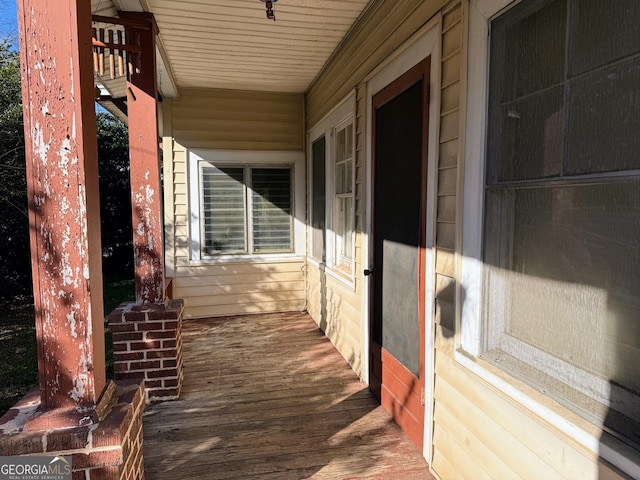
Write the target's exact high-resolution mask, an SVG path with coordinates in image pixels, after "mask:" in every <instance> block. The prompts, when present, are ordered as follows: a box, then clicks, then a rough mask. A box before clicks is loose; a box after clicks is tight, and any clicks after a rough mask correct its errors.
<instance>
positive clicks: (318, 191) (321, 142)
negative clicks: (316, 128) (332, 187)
mask: <svg viewBox="0 0 640 480" xmlns="http://www.w3.org/2000/svg"><path fill="white" fill-rule="evenodd" d="M325 148H326V141H325V137H324V136H323V137H321V138H319V139H318V140H316V141H315V142H313V145H312V146H311V156H312V158H311V163H312V167H311V168H312V173H311V175H312V179H311V181H312V192H311V193H312V196H313V198H312V200H311V227H312V229H313V230H312V236H313V238H312V252H311V255H312V256H313V258H315V259H316V260H319V261H322V262H324V261H325V260H326V253H325V240H326V238H325V236H326V231H325V223H326V220H325V214H326V193H325V190H326V183H325V182H326V178H325V174H326V166H325V165H326V164H325V162H326V159H325V153H326V151H325Z"/></svg>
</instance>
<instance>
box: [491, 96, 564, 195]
mask: <svg viewBox="0 0 640 480" xmlns="http://www.w3.org/2000/svg"><path fill="white" fill-rule="evenodd" d="M562 103H563V88H562V87H556V88H553V89H551V90H546V91H544V92H542V93H540V94H538V95H534V96H531V97H527V98H525V99H523V100H517V101H514V102H509V103H507V104H505V105H504V106H503V107H502V108H501V109H500V118H499V119H497V118H494V121H496V122H499V125H500V128H499V129H496V131H495V133H494V137H495V143H494V144H493V145H492V146H491V147H493V148H491V147H490V148H491V150H490V155H492V156H496V157H497V158H499V159H500V161H499V163H497V162H496V164H495V165H496V167H499V170H498V171H497V172H492V171H491V170H490V171H489V173H493V174H494V175H497V179H496V178H492V177H490V178H489V179H488V181H489V183H495V182H496V180H497V181H498V182H503V181H511V180H528V179H535V178H544V177H552V176H557V175H560V173H561V171H562V152H563V146H564V135H563V134H564V130H563V109H562ZM494 137H492V138H494ZM498 145H499V146H500V149H499V150H496V148H497V147H498Z"/></svg>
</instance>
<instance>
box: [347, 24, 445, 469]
mask: <svg viewBox="0 0 640 480" xmlns="http://www.w3.org/2000/svg"><path fill="white" fill-rule="evenodd" d="M441 25H442V16H441V15H440V14H438V15H436V17H434V18H432V19H431V20H430V21H429V22H428V23H427V24H426V25H425V26H424V27H423V28H422V29H420V30H419V31H418V32H417V33H416V34H415V35H414V36H413V37H412V38H411V39H409V40H408V41H407V42H405V44H404V45H402V47H401V48H400V49H398V51H396V53H394V54H393V55H392V56H390V57H389V58H387V59H386V60H385V61H384V62H383V63H382V64H381V65H379V66H378V68H376V69H374V71H373V72H372V73H371V74H370V75H369V76H367V77H366V78H365V79H364V82H365V88H366V115H365V119H366V140H365V148H366V150H365V154H366V162H365V165H366V178H367V188H366V198H365V211H366V215H365V228H364V236H365V238H364V245H363V246H364V250H365V251H364V261H365V266H364V268H371V267H373V265H371V253H372V246H373V244H372V241H373V231H372V223H373V219H372V207H373V195H372V191H371V190H372V185H373V168H372V167H373V165H372V159H373V152H372V139H373V125H372V118H373V117H372V115H373V101H372V99H373V97H374V95H376V94H377V93H378V92H380V91H381V90H383V89H384V88H385V87H387V86H388V85H390V84H391V83H393V82H394V81H395V80H396V79H397V78H399V77H400V76H401V75H403V74H404V73H406V72H407V71H409V70H410V69H411V68H413V67H414V66H415V65H416V64H418V63H419V62H421V61H422V60H424V59H425V58H427V57H431V59H430V90H431V96H430V97H431V98H430V101H429V126H428V129H429V130H428V151H427V205H426V221H425V226H426V231H425V232H423V233H424V234H425V265H426V271H425V280H424V284H425V292H424V299H425V300H424V305H425V310H426V311H425V312H424V318H425V341H424V343H425V344H424V352H425V358H424V359H423V360H424V365H425V367H424V376H425V378H424V384H425V385H424V387H425V424H424V439H423V452H422V453H423V455H424V457H425V458H426V459H427V461H429V462H431V461H432V458H431V455H432V448H431V441H432V423H433V418H432V411H433V383H434V364H435V362H434V360H435V359H434V356H435V348H434V347H435V346H434V336H433V332H434V323H433V322H434V315H435V295H434V293H435V255H434V254H433V247H434V246H435V218H436V211H435V207H436V202H435V199H436V195H437V194H436V185H437V156H438V140H439V138H438V137H439V130H440V128H439V127H440V94H439V92H440V62H441V60H440V58H441V55H440V51H441V31H442V27H441ZM361 274H362V272H358V275H361ZM363 278H365V282H364V295H363V305H362V308H363V322H362V345H361V347H362V357H361V360H362V362H363V368H362V372H363V374H364V378H363V380H364V381H365V382H366V383H367V384H370V376H369V372H370V368H371V365H370V354H371V347H370V345H371V332H370V330H371V321H370V318H371V299H372V289H373V283H372V282H371V281H368V280H366V279H367V278H371V277H363Z"/></svg>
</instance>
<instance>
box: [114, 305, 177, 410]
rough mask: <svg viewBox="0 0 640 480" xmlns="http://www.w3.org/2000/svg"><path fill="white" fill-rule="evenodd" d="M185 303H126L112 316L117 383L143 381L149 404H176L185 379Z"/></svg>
mask: <svg viewBox="0 0 640 480" xmlns="http://www.w3.org/2000/svg"><path fill="white" fill-rule="evenodd" d="M183 312H184V303H183V301H182V300H171V301H170V302H169V303H168V305H164V304H136V303H123V304H121V305H120V306H118V308H116V309H115V310H114V311H113V312H112V313H111V314H109V330H110V331H111V334H112V338H113V369H114V376H115V378H116V380H134V379H143V380H144V383H145V389H146V390H145V394H146V401H147V403H150V402H156V401H165V400H176V399H177V398H178V397H179V396H180V390H181V389H182V381H183V379H184V372H183V365H182V315H183Z"/></svg>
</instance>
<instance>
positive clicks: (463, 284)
mask: <svg viewBox="0 0 640 480" xmlns="http://www.w3.org/2000/svg"><path fill="white" fill-rule="evenodd" d="M518 1H519V0H470V4H469V35H468V53H467V82H466V83H467V92H466V93H467V105H466V127H465V156H464V158H465V170H464V181H463V182H464V183H463V192H464V198H463V221H462V228H463V233H464V234H463V236H462V260H461V275H460V282H459V288H460V291H461V296H460V298H461V299H462V301H461V308H460V309H459V310H460V318H459V319H458V325H457V328H456V330H457V331H458V332H459V333H458V335H457V337H456V352H455V360H456V361H457V362H458V363H459V364H460V365H462V366H464V367H466V368H467V369H468V370H470V371H471V372H473V373H474V374H476V375H477V376H479V377H480V378H482V379H483V380H485V381H487V382H488V383H489V384H491V385H492V386H494V387H495V388H497V389H498V390H500V391H502V392H503V393H504V394H506V395H507V396H509V397H510V398H512V399H513V400H515V401H516V402H518V403H519V404H521V405H522V406H523V407H525V408H527V409H528V410H530V411H531V412H532V413H534V414H535V415H537V416H539V417H540V418H542V419H544V420H545V421H547V422H548V423H549V424H550V425H552V426H553V427H555V428H557V429H558V430H560V431H561V432H563V433H564V434H566V435H567V436H569V437H570V438H573V439H574V440H575V441H577V442H578V443H580V444H581V445H583V446H584V447H585V448H587V449H589V450H591V451H592V452H594V453H595V454H598V455H600V456H601V457H602V458H603V459H604V460H606V461H607V462H609V463H611V464H612V465H614V466H615V467H617V468H619V469H620V470H621V471H623V472H624V473H626V474H628V475H630V476H631V477H633V478H640V463H639V462H638V459H637V452H635V455H634V452H631V451H630V450H631V449H630V448H628V447H626V446H625V445H624V444H622V443H618V441H617V440H615V439H614V438H613V437H612V436H611V435H609V434H607V433H606V432H598V434H594V432H593V429H589V428H585V427H586V422H587V421H586V420H585V427H583V426H581V425H580V422H573V421H571V420H569V419H568V416H564V415H563V413H564V411H563V408H562V407H559V409H556V408H551V407H550V406H548V405H546V404H543V403H542V402H541V401H539V400H538V399H536V396H535V395H530V394H528V393H526V392H525V391H524V390H523V389H521V388H519V387H518V385H519V382H516V381H513V382H510V381H507V380H505V379H504V378H503V377H501V376H498V375H497V374H496V373H494V372H492V371H491V370H490V368H489V366H485V364H484V363H483V362H478V360H477V357H479V355H480V353H481V352H482V345H483V328H485V327H486V325H485V324H483V316H484V314H485V311H484V304H483V282H484V271H483V263H482V238H483V231H482V229H483V219H484V180H483V179H484V170H485V161H486V158H485V152H486V149H485V147H486V131H487V111H488V86H489V69H488V67H489V63H488V59H489V40H490V39H489V22H490V20H491V18H492V17H494V16H495V15H497V14H498V13H499V12H500V11H501V10H502V9H504V8H505V7H507V6H508V5H511V4H516V3H518ZM507 375H508V373H507ZM603 437H607V440H610V442H609V441H607V442H604V441H603ZM610 445H615V448H614V447H612V446H610Z"/></svg>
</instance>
